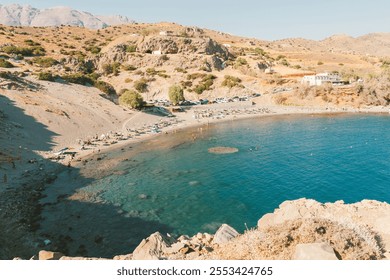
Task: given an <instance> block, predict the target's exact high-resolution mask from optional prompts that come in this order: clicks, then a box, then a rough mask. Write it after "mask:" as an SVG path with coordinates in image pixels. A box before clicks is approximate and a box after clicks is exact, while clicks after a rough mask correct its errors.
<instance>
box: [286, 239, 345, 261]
mask: <svg viewBox="0 0 390 280" xmlns="http://www.w3.org/2000/svg"><path fill="white" fill-rule="evenodd" d="M292 259H293V260H338V258H337V257H336V254H335V252H334V250H333V248H332V247H331V246H330V245H329V244H328V243H325V242H323V243H308V244H298V245H297V246H296V247H295V252H294V255H293V257H292Z"/></svg>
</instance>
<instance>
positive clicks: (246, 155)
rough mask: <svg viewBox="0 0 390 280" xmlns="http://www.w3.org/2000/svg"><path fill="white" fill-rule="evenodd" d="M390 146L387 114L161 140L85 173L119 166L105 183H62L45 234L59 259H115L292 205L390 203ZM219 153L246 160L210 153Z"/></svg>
mask: <svg viewBox="0 0 390 280" xmlns="http://www.w3.org/2000/svg"><path fill="white" fill-rule="evenodd" d="M167 143H168V144H169V145H167ZM389 144H390V116H389V115H376V116H373V115H333V116H308V115H306V116H284V117H266V118H259V119H252V120H243V121H234V122H227V123H222V124H218V125H215V126H210V127H208V128H205V127H204V128H203V129H196V130H193V131H190V132H188V131H187V132H182V133H177V134H169V135H164V136H161V137H159V138H158V139H154V140H153V141H151V142H148V143H145V144H143V147H146V148H145V149H144V150H145V151H147V152H141V153H138V154H137V155H134V152H132V151H134V150H137V151H139V150H140V149H139V148H140V147H138V148H135V147H133V148H132V149H130V147H126V148H125V149H124V150H123V151H122V150H118V151H114V152H112V153H110V154H109V155H107V157H106V158H105V159H104V160H101V161H93V162H92V163H90V164H88V165H87V166H86V168H87V169H88V168H89V169H90V170H91V169H92V170H103V169H106V167H107V166H110V164H107V163H108V162H114V163H119V164H118V165H115V169H114V170H109V171H108V172H106V173H104V174H101V173H102V172H101V171H97V173H99V174H100V176H97V177H99V179H97V178H95V177H93V176H92V178H91V176H89V177H88V176H87V177H86V176H80V173H79V170H78V169H72V170H66V171H65V172H64V173H62V174H59V177H58V179H57V182H55V183H54V184H53V185H52V186H51V187H49V188H48V193H47V195H48V196H47V198H46V199H45V200H44V201H42V202H43V203H45V206H44V211H43V220H42V223H41V235H42V236H44V237H45V238H49V239H53V240H54V242H53V245H52V246H57V247H53V248H52V250H59V251H61V252H66V253H69V254H70V255H84V256H85V255H90V256H104V257H112V256H114V255H115V254H119V253H122V254H125V253H129V252H132V250H133V249H134V248H135V247H136V246H137V245H138V244H139V242H140V241H141V240H142V239H143V238H145V237H146V236H149V235H150V234H151V233H153V232H155V231H161V232H163V233H167V232H169V233H173V234H188V235H192V234H195V233H197V232H199V231H203V232H210V233H213V232H215V230H216V229H217V228H218V227H219V226H220V225H221V224H222V223H228V224H230V225H232V226H233V227H235V228H236V229H238V230H239V231H243V230H244V229H245V227H246V226H247V227H248V228H250V227H253V226H255V225H256V223H257V221H258V219H259V218H260V217H261V216H263V215H264V214H265V213H269V212H273V211H274V209H275V208H277V207H278V206H279V205H280V203H282V202H283V201H285V200H293V199H299V198H303V197H306V198H312V199H316V200H318V201H320V202H334V201H336V200H344V201H345V202H347V203H351V202H356V201H360V200H363V199H375V200H379V201H387V202H390V183H389V181H390V180H389V179H390V146H389ZM216 146H228V147H235V148H238V149H239V152H237V153H234V154H223V155H221V154H211V153H209V152H208V149H209V148H212V147H216ZM124 159H127V161H124ZM99 168H102V169H99ZM82 174H83V173H81V175H82ZM107 174H108V175H107ZM76 190H77V192H76V196H77V195H82V196H83V199H81V200H80V199H77V198H76V199H74V198H72V196H73V195H74V193H75V191H76ZM63 193H68V194H69V193H70V194H71V195H72V196H70V197H69V198H67V199H61V198H60V197H61V195H60V194H63ZM89 194H94V195H91V196H89ZM96 194H98V196H97V200H96V196H95V195H96ZM62 197H64V196H63V195H62ZM65 197H68V196H67V195H65Z"/></svg>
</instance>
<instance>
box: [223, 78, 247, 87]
mask: <svg viewBox="0 0 390 280" xmlns="http://www.w3.org/2000/svg"><path fill="white" fill-rule="evenodd" d="M222 86H223V87H228V88H234V87H243V86H242V85H241V79H240V78H237V77H233V76H230V75H226V76H225V80H223V82H222Z"/></svg>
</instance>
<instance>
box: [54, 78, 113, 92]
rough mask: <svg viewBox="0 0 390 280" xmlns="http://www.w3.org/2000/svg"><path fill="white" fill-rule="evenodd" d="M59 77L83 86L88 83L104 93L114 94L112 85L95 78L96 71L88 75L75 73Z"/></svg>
mask: <svg viewBox="0 0 390 280" xmlns="http://www.w3.org/2000/svg"><path fill="white" fill-rule="evenodd" d="M61 78H62V79H63V80H64V81H66V82H68V83H72V84H79V85H83V86H86V85H90V86H93V87H95V88H97V89H99V90H100V91H102V92H104V93H106V94H116V91H115V89H114V87H113V86H112V85H110V84H109V83H107V82H104V81H98V80H97V79H98V78H99V75H98V74H96V73H92V74H88V75H85V74H82V73H76V74H69V75H64V76H62V77H61Z"/></svg>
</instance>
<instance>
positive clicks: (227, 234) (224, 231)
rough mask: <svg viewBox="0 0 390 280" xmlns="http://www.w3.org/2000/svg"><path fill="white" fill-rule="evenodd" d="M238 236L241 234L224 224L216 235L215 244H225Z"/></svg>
mask: <svg viewBox="0 0 390 280" xmlns="http://www.w3.org/2000/svg"><path fill="white" fill-rule="evenodd" d="M238 235H239V233H238V232H237V231H236V230H235V229H234V228H232V227H231V226H229V225H227V224H223V225H222V226H221V227H220V228H219V229H218V230H217V232H216V233H215V235H214V239H213V243H214V244H223V243H226V242H228V241H229V240H230V239H232V238H234V237H236V236H238Z"/></svg>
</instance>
